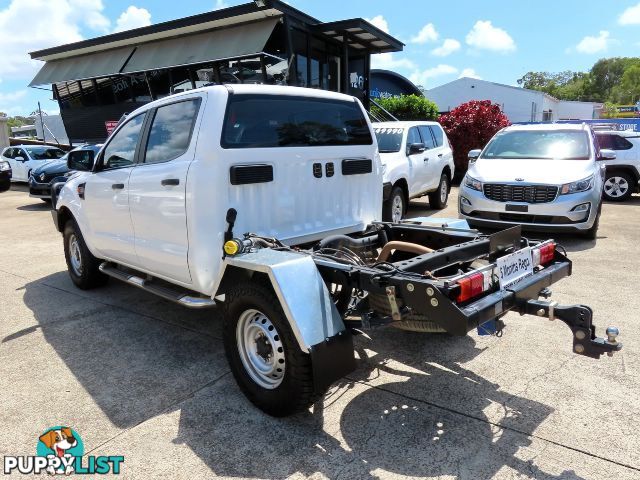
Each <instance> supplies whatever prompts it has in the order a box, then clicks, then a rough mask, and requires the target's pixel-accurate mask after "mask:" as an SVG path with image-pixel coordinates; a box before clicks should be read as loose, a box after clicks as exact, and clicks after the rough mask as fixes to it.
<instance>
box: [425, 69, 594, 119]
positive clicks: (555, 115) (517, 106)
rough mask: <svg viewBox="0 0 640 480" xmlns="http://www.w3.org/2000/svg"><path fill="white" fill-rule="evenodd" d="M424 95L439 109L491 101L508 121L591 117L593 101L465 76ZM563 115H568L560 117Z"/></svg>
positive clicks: (447, 109) (444, 109) (450, 108)
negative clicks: (563, 99) (567, 99)
mask: <svg viewBox="0 0 640 480" xmlns="http://www.w3.org/2000/svg"><path fill="white" fill-rule="evenodd" d="M425 96H426V97H427V98H429V99H430V100H433V101H434V102H435V103H436V104H437V105H438V109H439V110H440V111H441V112H443V111H444V112H446V111H449V110H452V109H454V108H455V107H457V106H458V105H460V104H461V103H465V102H468V101H470V100H491V101H492V102H493V103H497V104H498V105H500V106H501V107H502V110H503V112H504V113H505V115H506V116H507V117H509V120H510V121H511V122H512V123H516V122H541V121H543V120H549V121H555V120H560V119H561V118H582V119H587V118H589V119H590V118H592V117H593V104H592V103H589V102H560V101H558V100H556V99H555V98H553V97H551V96H549V95H545V94H544V93H542V92H537V91H535V90H527V89H524V88H518V87H511V86H509V85H502V84H498V83H493V82H487V81H485V80H477V79H473V78H466V77H465V78H459V79H458V80H454V81H452V82H449V83H446V84H444V85H441V86H439V87H435V88H432V89H430V90H427V91H426V92H425ZM561 104H572V105H563V106H561ZM573 104H578V105H573ZM545 111H547V112H548V111H551V114H550V116H546V117H545V116H544V114H543V113H544V112H545ZM567 114H570V115H571V116H570V117H565V116H563V115H567Z"/></svg>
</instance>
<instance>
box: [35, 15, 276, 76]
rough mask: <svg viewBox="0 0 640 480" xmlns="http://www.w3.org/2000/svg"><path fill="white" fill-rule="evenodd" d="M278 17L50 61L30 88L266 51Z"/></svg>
mask: <svg viewBox="0 0 640 480" xmlns="http://www.w3.org/2000/svg"><path fill="white" fill-rule="evenodd" d="M278 22H279V18H278V17H276V18H274V17H271V18H269V19H267V20H261V21H256V22H251V23H246V24H241V25H236V26H233V27H226V28H221V29H216V30H211V31H207V32H203V33H197V34H191V35H183V36H178V37H172V38H168V39H164V40H160V41H152V42H147V43H142V44H139V45H131V46H128V47H122V48H116V49H112V50H104V51H99V52H95V53H90V54H85V55H78V56H72V57H66V58H61V59H56V60H50V61H48V62H47V63H45V65H44V66H43V67H42V69H40V71H39V72H38V74H37V75H36V76H35V78H34V79H33V80H32V81H31V83H30V84H29V86H37V85H45V84H52V83H58V82H65V81H66V82H69V81H76V80H85V79H89V78H98V77H105V76H109V75H118V74H122V73H133V72H143V71H147V70H157V69H159V68H167V67H177V66H181V65H190V64H194V63H202V62H209V61H215V60H223V59H227V58H235V57H242V56H247V55H252V54H259V53H261V52H262V51H263V49H264V47H265V45H266V43H267V41H268V40H269V37H270V36H271V33H272V32H273V29H274V28H275V26H276V24H277V23H278Z"/></svg>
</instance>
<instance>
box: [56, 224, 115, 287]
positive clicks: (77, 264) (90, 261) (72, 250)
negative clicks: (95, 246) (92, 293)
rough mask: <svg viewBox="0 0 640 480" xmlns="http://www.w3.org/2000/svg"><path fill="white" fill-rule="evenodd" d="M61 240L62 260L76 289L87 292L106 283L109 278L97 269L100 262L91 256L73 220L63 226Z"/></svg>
mask: <svg viewBox="0 0 640 480" xmlns="http://www.w3.org/2000/svg"><path fill="white" fill-rule="evenodd" d="M63 238H64V258H65V260H66V261H67V269H68V270H69V276H70V277H71V280H72V281H73V283H74V284H75V285H76V287H78V288H80V289H82V290H89V289H92V288H95V287H99V286H101V285H104V284H105V283H107V281H108V280H109V277H107V276H106V275H105V274H103V273H102V272H101V271H100V270H99V269H98V267H99V266H100V262H101V260H100V259H98V258H96V257H94V256H93V255H92V254H91V252H90V251H89V249H88V248H87V244H86V243H85V241H84V238H83V237H82V232H80V228H78V224H77V223H76V222H75V221H74V220H69V221H68V222H67V224H66V225H65V227H64V236H63Z"/></svg>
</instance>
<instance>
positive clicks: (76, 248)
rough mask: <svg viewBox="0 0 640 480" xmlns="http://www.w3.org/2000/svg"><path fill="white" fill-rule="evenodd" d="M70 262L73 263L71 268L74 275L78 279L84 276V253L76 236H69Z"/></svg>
mask: <svg viewBox="0 0 640 480" xmlns="http://www.w3.org/2000/svg"><path fill="white" fill-rule="evenodd" d="M69 260H70V262H71V268H72V269H73V273H75V274H76V275H77V276H78V277H81V276H82V252H81V250H80V244H79V243H78V237H76V235H75V234H71V235H69Z"/></svg>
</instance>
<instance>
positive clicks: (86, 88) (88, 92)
mask: <svg viewBox="0 0 640 480" xmlns="http://www.w3.org/2000/svg"><path fill="white" fill-rule="evenodd" d="M80 88H81V90H82V105H83V106H84V107H92V106H94V105H97V104H98V97H97V95H96V87H95V85H94V82H93V80H82V81H81V82H80Z"/></svg>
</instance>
